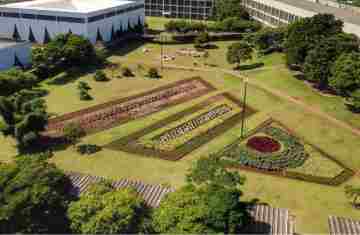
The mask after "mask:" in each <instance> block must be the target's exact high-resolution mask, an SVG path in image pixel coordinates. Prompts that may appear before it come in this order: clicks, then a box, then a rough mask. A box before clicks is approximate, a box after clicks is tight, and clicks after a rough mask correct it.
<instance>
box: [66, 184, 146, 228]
mask: <svg viewBox="0 0 360 235" xmlns="http://www.w3.org/2000/svg"><path fill="white" fill-rule="evenodd" d="M144 213H145V210H144V202H143V200H142V199H141V198H139V196H138V195H137V193H136V191H134V190H132V189H129V188H127V189H121V190H115V189H113V188H112V187H111V185H110V184H109V183H106V182H102V183H100V184H98V185H93V186H92V187H91V188H90V189H89V191H88V192H87V193H85V194H83V195H81V196H80V200H79V201H76V202H72V203H71V204H70V206H69V210H68V217H69V219H70V223H71V229H72V231H73V232H75V233H84V234H119V233H122V234H124V233H136V232H140V231H141V225H142V220H143V218H144V215H145V214H144Z"/></svg>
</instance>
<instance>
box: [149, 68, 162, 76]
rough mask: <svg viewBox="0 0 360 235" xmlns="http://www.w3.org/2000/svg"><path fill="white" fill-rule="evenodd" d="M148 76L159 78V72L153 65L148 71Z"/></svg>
mask: <svg viewBox="0 0 360 235" xmlns="http://www.w3.org/2000/svg"><path fill="white" fill-rule="evenodd" d="M148 77H149V78H160V74H159V72H158V70H157V68H155V67H152V68H150V69H149V72H148Z"/></svg>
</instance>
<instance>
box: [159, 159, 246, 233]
mask: <svg viewBox="0 0 360 235" xmlns="http://www.w3.org/2000/svg"><path fill="white" fill-rule="evenodd" d="M244 181H245V178H243V177H240V175H239V174H238V173H237V172H231V171H228V170H227V169H226V168H225V166H224V165H223V164H222V163H221V161H220V160H219V159H218V158H215V157H207V158H201V159H199V160H197V161H196V163H195V164H194V166H193V167H192V168H191V169H190V172H189V174H188V175H187V182H188V184H187V185H186V186H185V187H183V188H181V189H179V190H177V191H175V192H173V193H170V194H168V195H167V196H166V198H165V199H163V200H162V201H161V204H160V207H159V208H157V209H155V211H154V215H153V228H154V230H155V231H156V232H159V233H239V231H240V229H241V228H242V226H243V225H245V224H246V223H247V221H248V213H247V210H246V208H245V204H244V203H241V201H240V196H241V195H242V192H241V191H240V188H239V186H240V185H242V184H243V183H244Z"/></svg>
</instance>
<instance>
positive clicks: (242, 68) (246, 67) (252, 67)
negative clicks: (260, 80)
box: [234, 62, 265, 71]
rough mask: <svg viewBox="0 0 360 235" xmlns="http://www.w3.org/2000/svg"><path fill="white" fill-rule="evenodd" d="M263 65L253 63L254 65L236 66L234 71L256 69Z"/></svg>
mask: <svg viewBox="0 0 360 235" xmlns="http://www.w3.org/2000/svg"><path fill="white" fill-rule="evenodd" d="M264 65H265V64H264V63H262V62H260V63H254V64H244V65H238V66H236V67H235V68H234V70H239V71H244V70H251V69H257V68H261V67H263V66H264Z"/></svg>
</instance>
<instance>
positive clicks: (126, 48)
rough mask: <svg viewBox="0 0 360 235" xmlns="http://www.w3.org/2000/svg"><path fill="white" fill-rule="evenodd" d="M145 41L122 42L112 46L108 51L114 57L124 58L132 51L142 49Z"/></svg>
mask: <svg viewBox="0 0 360 235" xmlns="http://www.w3.org/2000/svg"><path fill="white" fill-rule="evenodd" d="M145 42H146V41H145V40H141V39H137V40H124V41H122V43H121V44H116V45H113V46H111V47H109V48H107V49H108V50H110V51H111V55H113V56H114V55H115V56H125V55H127V54H129V53H130V52H132V51H135V50H136V49H138V48H140V47H142V46H143V45H144V44H145Z"/></svg>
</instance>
